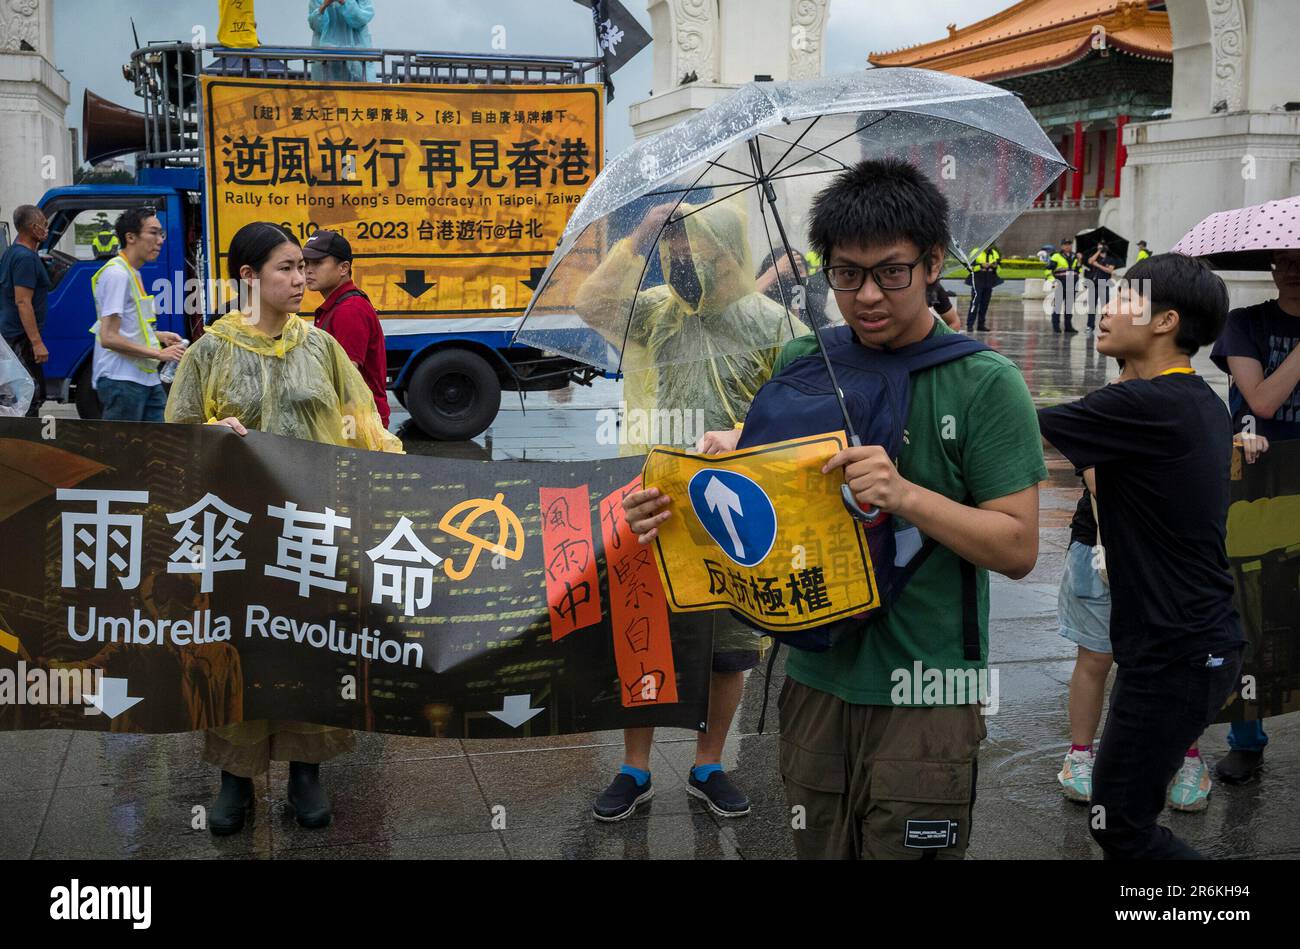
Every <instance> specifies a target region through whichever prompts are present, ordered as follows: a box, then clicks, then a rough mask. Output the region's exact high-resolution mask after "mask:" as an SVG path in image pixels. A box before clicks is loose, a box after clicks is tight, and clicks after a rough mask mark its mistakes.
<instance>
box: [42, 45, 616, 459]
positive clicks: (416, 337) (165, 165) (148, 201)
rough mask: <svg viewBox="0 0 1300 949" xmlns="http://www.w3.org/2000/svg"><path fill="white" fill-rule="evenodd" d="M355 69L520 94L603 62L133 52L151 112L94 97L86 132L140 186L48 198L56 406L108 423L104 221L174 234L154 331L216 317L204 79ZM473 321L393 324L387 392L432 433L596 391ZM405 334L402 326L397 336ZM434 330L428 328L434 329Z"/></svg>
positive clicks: (387, 77)
mask: <svg viewBox="0 0 1300 949" xmlns="http://www.w3.org/2000/svg"><path fill="white" fill-rule="evenodd" d="M353 64H357V72H356V74H357V75H365V74H366V73H365V72H364V70H365V69H367V68H368V67H370V68H371V74H377V75H378V77H379V81H380V82H382V83H432V84H439V85H445V84H472V85H491V84H511V85H520V84H565V83H568V84H576V83H586V82H588V81H589V79H588V77H589V76H591V75H593V74H598V72H599V69H600V66H601V61H600V60H599V59H592V58H583V57H515V56H503V55H493V54H483V55H472V54H459V53H443V52H432V53H430V52H415V51H405V50H397V51H393V50H323V49H313V48H288V47H258V48H256V49H230V48H225V47H201V46H195V45H192V44H186V43H163V44H157V43H155V44H150V45H147V46H144V47H141V48H140V49H137V50H136V51H135V52H134V53H133V54H132V56H131V62H130V64H129V65H127V66H124V67H123V73H124V75H125V76H126V77H127V79H128V81H130V82H132V83H133V86H134V89H135V92H136V94H137V95H138V96H139V97H140V98H141V99H142V100H143V102H144V110H143V111H135V110H130V109H127V108H124V107H122V106H120V105H117V104H115V103H112V102H109V101H108V100H106V99H102V98H100V97H98V96H96V95H95V94H94V93H92V92H90V91H89V90H87V91H86V97H85V102H84V109H83V132H82V143H83V145H84V150H85V157H86V159H87V161H89V162H92V163H96V162H100V161H103V160H105V159H107V158H110V157H113V156H118V155H125V154H134V155H135V160H136V173H135V181H134V183H132V184H82V185H74V186H72V187H63V188H54V189H52V190H50V191H48V192H46V194H45V195H44V196H43V197H42V198H41V200H40V207H41V208H42V210H43V211H44V212H45V215H46V217H47V218H48V219H49V224H50V228H49V235H48V237H47V239H46V241H45V243H44V245H43V246H42V248H41V254H42V256H43V257H44V259H45V260H46V263H47V266H48V268H49V271H50V276H51V281H52V284H53V288H52V290H51V291H50V297H49V315H48V318H47V322H46V325H45V329H44V332H43V336H44V338H45V344H46V346H47V348H48V349H49V352H50V358H49V362H48V363H47V364H46V397H47V398H48V399H53V400H56V401H60V402H73V403H75V404H76V407H77V411H78V413H79V414H80V415H81V417H82V418H97V417H98V416H99V414H100V406H99V402H98V399H97V398H96V395H95V391H94V389H93V388H92V387H91V384H90V383H91V375H90V374H91V350H92V343H93V337H92V336H91V333H90V329H91V327H92V326H93V325H94V323H95V320H96V315H95V305H94V299H93V296H92V294H91V288H90V281H91V277H92V276H93V275H94V273H95V272H96V271H97V270H98V269H99V268H100V267H101V266H102V264H103V259H104V257H105V256H106V251H105V248H104V246H103V239H102V238H101V240H100V241H99V242H98V243H97V242H95V241H94V240H93V235H95V234H101V235H102V234H103V233H104V230H105V227H106V222H111V221H113V220H115V219H116V217H117V215H118V214H119V213H121V211H123V210H124V209H126V208H129V207H139V206H141V205H148V206H152V207H153V208H155V209H156V212H157V215H158V218H159V220H160V222H161V223H162V226H163V228H164V230H165V231H166V232H167V239H166V241H165V243H164V245H163V249H162V253H161V254H160V256H159V257H158V259H157V260H156V261H154V262H152V263H148V264H146V265H145V266H144V267H143V268H142V270H141V278H142V282H143V284H144V286H145V288H146V290H150V289H151V288H156V287H166V288H168V289H167V290H166V291H165V292H163V293H161V294H157V295H156V297H155V306H156V310H157V314H158V322H157V328H158V329H163V330H170V331H172V332H175V333H179V334H180V335H181V336H183V337H186V338H188V339H191V340H192V339H196V338H197V337H198V336H199V335H201V334H202V332H203V328H204V326H205V325H207V324H208V323H210V322H211V321H212V320H213V319H214V318H215V317H216V315H218V314H217V313H216V309H217V305H218V304H217V301H215V300H213V299H212V294H211V293H210V292H209V289H210V288H208V286H207V281H206V279H205V278H206V277H207V274H208V267H209V261H210V260H211V254H212V251H211V248H210V244H209V235H208V234H207V228H208V220H209V218H208V214H207V208H206V205H205V195H204V159H203V153H202V149H203V147H204V145H203V143H204V139H205V137H206V136H205V134H204V128H203V123H204V117H203V111H202V108H201V103H200V101H199V100H200V92H199V90H200V82H199V77H200V76H201V75H222V76H237V77H248V78H261V79H268V80H280V81H286V82H294V81H304V80H307V79H308V78H309V77H311V76H312V75H313V74H314V75H319V74H320V70H322V69H327V70H334V71H337V70H344V71H346V70H347V69H349V68H351V67H352V66H353ZM597 147H600V146H599V143H598V145H597ZM304 236H305V235H304ZM544 262H545V261H540V263H544ZM435 276H436V274H435ZM534 279H535V278H534ZM421 280H423V276H421ZM400 285H401V284H399V286H400ZM525 286H527V283H525ZM417 290H418V287H417ZM473 322H474V321H473V320H457V321H455V325H456V326H457V327H458V328H457V329H455V330H453V331H447V330H446V329H444V328H442V327H445V326H446V325H447V324H446V323H445V322H442V321H437V320H429V321H413V320H401V321H387V320H385V321H384V325H385V343H386V348H387V351H388V383H389V388H390V390H391V391H392V392H393V393H394V394H395V395H396V397H397V399H398V401H399V402H400V403H401V404H402V405H403V406H404V407H405V408H406V409H407V411H408V412H409V413H410V415H411V418H412V420H413V422H414V423H415V424H416V425H417V426H418V427H419V429H421V430H422V431H423V432H424V433H425V434H426V435H428V436H429V437H432V438H435V439H442V440H460V439H467V438H473V437H475V436H477V435H479V434H480V433H482V432H483V431H484V430H486V429H487V428H488V426H489V425H491V423H492V421H493V419H494V418H495V417H496V414H497V411H498V410H499V408H500V404H501V397H502V392H503V391H514V392H520V393H522V392H528V391H543V390H551V389H561V388H565V387H566V386H568V385H570V384H572V383H575V382H576V383H579V384H589V383H590V382H591V381H592V380H593V379H594V378H595V377H596V376H598V375H600V373H599V372H598V371H597V370H595V369H592V368H591V367H588V366H584V365H583V364H581V363H578V362H575V361H573V360H570V359H566V358H562V357H558V356H554V355H548V354H546V353H543V352H541V351H539V350H537V349H535V348H532V347H528V346H524V345H520V344H515V343H513V342H512V336H513V330H512V329H510V328H502V320H500V319H494V320H490V321H485V322H486V323H487V324H488V325H489V326H490V328H485V329H483V330H481V331H480V330H477V329H475V327H474V325H473ZM397 324H400V325H401V329H400V330H396V329H394V327H396V326H397ZM413 326H416V327H418V328H415V329H413V328H412V327H413ZM425 326H428V327H429V331H424V327H425ZM467 327H468V328H467Z"/></svg>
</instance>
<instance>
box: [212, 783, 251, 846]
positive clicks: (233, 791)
mask: <svg viewBox="0 0 1300 949" xmlns="http://www.w3.org/2000/svg"><path fill="white" fill-rule="evenodd" d="M252 809H253V780H252V778H241V777H240V776H239V775H237V774H231V773H230V772H229V771H222V772H221V790H220V791H219V792H217V799H216V800H215V801H213V802H212V808H211V809H210V810H209V811H208V830H210V831H211V832H212V833H213V834H215V835H216V836H218V837H225V836H227V835H228V834H237V833H239V832H240V831H241V830H243V829H244V820H245V818H247V816H248V812H249V811H251V810H252Z"/></svg>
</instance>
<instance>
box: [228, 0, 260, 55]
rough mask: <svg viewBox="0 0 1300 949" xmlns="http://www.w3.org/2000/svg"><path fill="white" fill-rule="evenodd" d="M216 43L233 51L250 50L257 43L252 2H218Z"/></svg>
mask: <svg viewBox="0 0 1300 949" xmlns="http://www.w3.org/2000/svg"><path fill="white" fill-rule="evenodd" d="M218 16H219V21H218V22H219V25H218V26H217V42H218V43H220V44H221V45H222V46H230V47H233V48H235V49H252V48H253V47H255V46H260V45H261V44H260V43H258V41H257V16H256V14H255V13H254V12H253V0H218Z"/></svg>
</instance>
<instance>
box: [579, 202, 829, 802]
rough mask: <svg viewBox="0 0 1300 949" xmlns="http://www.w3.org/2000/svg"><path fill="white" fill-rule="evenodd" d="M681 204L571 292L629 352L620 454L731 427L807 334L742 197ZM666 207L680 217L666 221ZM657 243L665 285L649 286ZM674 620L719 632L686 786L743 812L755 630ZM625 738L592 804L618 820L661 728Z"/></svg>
mask: <svg viewBox="0 0 1300 949" xmlns="http://www.w3.org/2000/svg"><path fill="white" fill-rule="evenodd" d="M674 204H675V203H668V204H664V205H660V206H659V207H657V208H654V209H653V210H651V211H650V212H649V213H648V214H647V215H646V216H645V218H644V220H643V221H642V222H641V223H640V224H639V225H638V226H637V227H636V229H635V230H634V231H633V232H632V233H631V235H629V236H628V237H626V238H624V239H622V240H620V241H618V242H617V243H615V244H614V245H613V247H611V248H610V250H609V253H608V254H607V255H606V257H605V259H604V260H603V261H602V262H601V264H600V266H599V267H598V268H597V269H596V270H595V271H594V272H593V273H592V274H591V275H590V276H589V277H588V278H587V279H586V280H585V281H584V282H583V284H582V286H581V287H580V288H579V290H578V292H577V297H576V300H575V305H576V309H577V311H578V314H579V315H580V316H581V317H582V318H583V320H584V321H585V322H587V323H588V325H590V326H591V327H592V328H593V329H596V330H597V331H598V332H600V334H601V335H602V336H604V337H605V338H606V339H608V340H609V341H610V342H612V343H614V344H615V345H616V346H619V347H621V348H622V350H623V362H622V371H623V373H624V383H623V394H624V401H625V404H626V412H625V415H624V429H623V431H622V432H620V436H619V442H620V452H621V453H622V454H644V453H645V452H647V451H648V450H649V448H650V447H651V446H652V445H654V444H676V445H686V446H695V445H696V441H697V439H701V438H702V437H703V436H704V434H705V433H706V432H709V431H712V430H715V429H731V428H733V427H734V426H735V425H736V424H737V423H740V422H742V421H743V420H744V418H745V415H746V413H747V412H748V411H749V404H750V402H751V401H752V400H753V398H754V395H755V394H756V393H757V392H758V389H759V387H760V386H762V385H763V383H764V382H766V381H767V380H768V377H769V376H771V374H772V365H773V362H774V361H775V359H776V357H777V355H778V353H779V352H780V349H781V345H782V344H783V343H784V342H785V341H787V340H789V339H790V338H791V337H792V336H797V335H801V334H802V333H805V332H807V329H806V327H804V325H803V324H802V323H801V322H799V321H798V320H796V319H795V318H794V317H793V316H791V314H790V313H788V312H787V311H786V309H785V308H784V307H783V306H781V305H780V304H779V303H777V302H775V301H773V300H772V299H770V298H768V297H767V296H764V295H763V294H762V293H760V292H759V291H758V289H757V286H756V284H755V280H754V268H753V263H752V262H751V259H750V252H749V240H748V234H747V218H746V215H745V214H744V212H743V211H741V210H739V209H738V208H737V207H735V204H734V202H719V203H716V204H712V205H701V206H699V207H695V206H692V205H688V204H682V205H680V206H677V207H676V208H675V209H674ZM670 214H672V215H673V218H674V219H675V220H674V223H671V224H669V225H668V226H667V227H664V221H665V220H666V219H667V218H668V216H669V215H670ZM677 219H679V220H677ZM661 230H662V235H661V234H660V231H661ZM656 240H657V243H658V255H659V265H660V270H661V273H662V274H663V281H662V282H661V283H657V284H655V285H651V286H644V285H643V284H642V281H643V279H645V274H646V273H647V270H648V267H647V255H648V254H650V253H651V252H652V251H653V248H654V247H655V244H656ZM634 295H635V302H633V297H634ZM629 305H630V306H631V322H630V325H629V323H628V312H629ZM625 333H626V339H625ZM672 621H673V623H674V624H677V625H678V626H679V627H680V626H682V625H685V624H705V625H706V627H707V628H708V629H710V630H711V631H712V634H713V668H712V673H713V674H712V678H711V682H710V702H709V716H708V718H709V721H708V730H707V731H705V732H701V733H700V735H699V738H698V739H697V742H696V750H695V765H694V767H693V768H692V769H691V773H690V777H689V779H688V782H687V790H688V793H690V794H692V795H694V796H695V797H698V798H701V799H702V800H704V802H705V803H706V805H707V806H708V807H709V809H710V810H711V811H712V812H713V813H715V814H717V815H719V816H722V817H742V816H744V815H745V814H748V813H749V800H748V798H747V797H746V795H745V794H744V792H743V791H742V790H741V789H740V788H739V787H737V786H736V784H735V783H734V782H732V781H731V779H730V777H729V776H728V775H727V774H726V773H725V772H724V771H723V770H722V765H721V761H722V748H723V744H724V743H725V742H726V738H727V732H728V730H729V729H730V728H731V721H732V718H733V717H734V716H735V712H736V707H737V706H738V705H739V702H740V695H741V690H742V689H743V688H744V682H745V676H744V673H745V671H746V670H747V669H752V668H753V667H754V666H756V665H758V661H759V653H758V644H759V639H758V636H757V634H755V633H754V631H753V630H751V629H749V628H748V627H746V626H744V625H742V624H741V623H739V622H737V621H736V620H734V619H732V618H731V617H730V616H728V615H726V614H724V613H720V612H708V613H682V614H674V616H673V618H672ZM623 738H624V754H625V757H624V763H623V766H622V768H621V769H620V771H619V773H618V774H617V775H616V776H615V777H614V780H613V782H612V783H611V784H610V785H609V787H608V788H607V789H606V790H605V791H604V793H602V794H601V795H600V797H598V798H597V800H596V802H595V806H594V808H593V812H594V814H595V817H596V819H597V820H602V821H613V820H621V819H623V818H624V817H627V816H628V815H629V814H631V813H632V811H633V810H635V809H636V807H637V806H638V805H639V804H641V803H642V802H644V801H646V800H649V798H650V796H651V795H652V793H653V792H652V790H651V785H650V749H651V745H652V742H653V739H654V729H653V728H630V729H626V730H625V731H624V733H623Z"/></svg>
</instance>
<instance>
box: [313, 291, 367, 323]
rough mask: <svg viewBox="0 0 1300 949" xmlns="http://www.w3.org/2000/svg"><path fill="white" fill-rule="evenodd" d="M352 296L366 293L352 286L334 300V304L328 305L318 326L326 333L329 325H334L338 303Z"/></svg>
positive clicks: (363, 295)
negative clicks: (327, 309)
mask: <svg viewBox="0 0 1300 949" xmlns="http://www.w3.org/2000/svg"><path fill="white" fill-rule="evenodd" d="M353 297H366V294H365V292H364V291H362V290H358V289H357V288H356V287H353V288H352V289H351V290H349V291H348V292H347V293H345V294H343V295H342V296H341V297H339V298H338V299H337V300H335V301H334V305H333V306H332V307H330V311H329V312H328V313H326V314H325V319H324V320H322V321H321V325H320V328H321V329H323V330H324V331H325V332H327V333H328V332H329V331H330V327H331V326H333V325H334V312H335V311H336V310H337V309H338V308H339V304H340V303H342V302H343V301H344V300H351V299H352V298H353ZM366 300H367V302H369V300H370V297H366Z"/></svg>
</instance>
